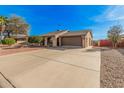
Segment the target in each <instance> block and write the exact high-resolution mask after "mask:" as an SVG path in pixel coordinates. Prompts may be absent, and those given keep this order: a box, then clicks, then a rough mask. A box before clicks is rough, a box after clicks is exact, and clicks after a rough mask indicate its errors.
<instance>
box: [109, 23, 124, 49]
mask: <svg viewBox="0 0 124 93" xmlns="http://www.w3.org/2000/svg"><path fill="white" fill-rule="evenodd" d="M122 32H123V28H122V26H121V25H115V26H112V27H110V29H109V30H108V38H109V39H110V40H111V42H112V45H113V48H116V47H117V44H118V42H119V41H120V39H121V36H120V35H121V33H122Z"/></svg>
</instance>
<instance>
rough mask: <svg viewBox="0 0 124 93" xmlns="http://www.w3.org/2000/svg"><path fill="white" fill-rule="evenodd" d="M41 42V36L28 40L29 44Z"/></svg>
mask: <svg viewBox="0 0 124 93" xmlns="http://www.w3.org/2000/svg"><path fill="white" fill-rule="evenodd" d="M42 41H43V38H42V37H41V36H31V37H29V38H28V42H29V43H37V44H40V43H41V42H42Z"/></svg>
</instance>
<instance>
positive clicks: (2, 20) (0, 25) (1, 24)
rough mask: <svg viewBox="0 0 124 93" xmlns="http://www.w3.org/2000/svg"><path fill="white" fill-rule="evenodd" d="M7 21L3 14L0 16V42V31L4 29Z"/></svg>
mask: <svg viewBox="0 0 124 93" xmlns="http://www.w3.org/2000/svg"><path fill="white" fill-rule="evenodd" d="M7 22H8V18H7V17H4V16H0V35H1V36H0V42H1V40H2V32H3V31H5V27H6V24H7Z"/></svg>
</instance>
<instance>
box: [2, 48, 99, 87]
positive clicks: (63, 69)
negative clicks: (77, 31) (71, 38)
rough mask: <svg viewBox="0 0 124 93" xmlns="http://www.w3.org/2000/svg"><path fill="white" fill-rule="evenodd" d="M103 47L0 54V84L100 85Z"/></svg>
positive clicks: (36, 85) (6, 85)
mask: <svg viewBox="0 0 124 93" xmlns="http://www.w3.org/2000/svg"><path fill="white" fill-rule="evenodd" d="M100 61H101V60H100V51H99V50H98V49H97V50H95V49H88V50H86V49H64V48H58V49H57V48H53V49H52V48H51V49H41V50H36V51H31V52H25V53H18V54H11V55H6V56H1V57H0V86H1V87H18V88H22V87H23V88H28V87H30V88H40V87H41V88H42V87H49V88H52V87H54V88H58V87H59V88H76V87H78V88H83V87H88V88H90V87H91V88H92V87H100Z"/></svg>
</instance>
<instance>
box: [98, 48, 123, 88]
mask: <svg viewBox="0 0 124 93" xmlns="http://www.w3.org/2000/svg"><path fill="white" fill-rule="evenodd" d="M100 79H101V81H100V82H101V85H100V86H101V87H102V88H122V87H124V49H102V51H101V76H100Z"/></svg>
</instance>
